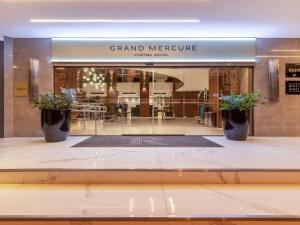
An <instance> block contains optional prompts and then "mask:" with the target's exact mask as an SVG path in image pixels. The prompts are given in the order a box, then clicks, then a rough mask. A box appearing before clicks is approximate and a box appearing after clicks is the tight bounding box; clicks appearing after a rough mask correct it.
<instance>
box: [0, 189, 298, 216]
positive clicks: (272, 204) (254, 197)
mask: <svg viewBox="0 0 300 225" xmlns="http://www.w3.org/2000/svg"><path fill="white" fill-rule="evenodd" d="M0 199H1V201H0V218H1V216H29V217H30V216H33V217H48V218H49V217H50V218H51V217H84V218H85V217H112V218H113V217H150V218H151V217H183V218H197V217H200V218H201V217H215V218H223V217H249V216H251V217H256V216H257V217H258V216H283V217H289V216H299V215H300V204H299V201H300V187H299V186H198V185H193V186H168V185H167V186H165V185H163V186H103V185H102V186H45V185H44V186H33V185H18V186H13V185H0Z"/></svg>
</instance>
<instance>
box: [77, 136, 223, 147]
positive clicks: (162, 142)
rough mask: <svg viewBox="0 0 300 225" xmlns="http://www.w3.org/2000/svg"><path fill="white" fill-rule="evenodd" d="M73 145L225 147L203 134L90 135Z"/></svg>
mask: <svg viewBox="0 0 300 225" xmlns="http://www.w3.org/2000/svg"><path fill="white" fill-rule="evenodd" d="M73 147H173V148H174V147H223V146H221V145H219V144H217V143H215V142H213V141H210V140H208V139H206V138H204V137H202V136H147V135H142V136H117V135H104V136H93V137H90V138H88V139H86V140H84V141H82V142H80V143H78V144H76V145H74V146H73Z"/></svg>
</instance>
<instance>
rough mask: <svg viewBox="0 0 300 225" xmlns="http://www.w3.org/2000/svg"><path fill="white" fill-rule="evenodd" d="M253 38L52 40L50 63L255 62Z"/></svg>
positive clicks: (254, 40) (254, 41) (254, 42)
mask: <svg viewBox="0 0 300 225" xmlns="http://www.w3.org/2000/svg"><path fill="white" fill-rule="evenodd" d="M255 45H256V39H255V38H53V39H52V62H70V63H74V62H75V63H76V62H79V63H80V62H104V63H105V62H114V63H117V62H121V63H122V62H124V63H126V62H133V63H138V62H144V63H147V62H167V63H168V62H176V63H177V62H178V63H180V62H209V63H218V62H223V63H232V62H244V63H245V62H247V63H254V62H255V55H256V54H255V53H256V50H255V49H256V48H255Z"/></svg>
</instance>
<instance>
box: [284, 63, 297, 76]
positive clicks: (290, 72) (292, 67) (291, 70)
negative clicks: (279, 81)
mask: <svg viewBox="0 0 300 225" xmlns="http://www.w3.org/2000/svg"><path fill="white" fill-rule="evenodd" d="M285 75H286V77H300V64H292V63H288V64H286V65H285Z"/></svg>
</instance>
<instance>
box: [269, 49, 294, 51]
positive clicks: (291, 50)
mask: <svg viewBox="0 0 300 225" xmlns="http://www.w3.org/2000/svg"><path fill="white" fill-rule="evenodd" d="M271 52H300V49H272V50H271Z"/></svg>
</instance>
